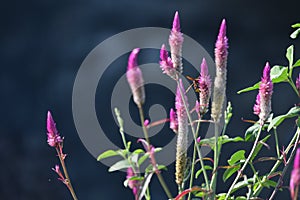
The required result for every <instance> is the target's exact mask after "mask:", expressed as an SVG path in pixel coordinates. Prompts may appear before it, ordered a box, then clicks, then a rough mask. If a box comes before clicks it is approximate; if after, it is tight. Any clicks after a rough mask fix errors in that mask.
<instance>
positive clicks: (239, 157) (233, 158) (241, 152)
mask: <svg viewBox="0 0 300 200" xmlns="http://www.w3.org/2000/svg"><path fill="white" fill-rule="evenodd" d="M245 152H246V151H245V150H239V151H237V152H235V153H234V154H232V155H231V157H230V159H229V160H228V161H227V162H228V164H229V165H230V166H233V165H234V164H235V163H237V162H239V161H240V160H245Z"/></svg>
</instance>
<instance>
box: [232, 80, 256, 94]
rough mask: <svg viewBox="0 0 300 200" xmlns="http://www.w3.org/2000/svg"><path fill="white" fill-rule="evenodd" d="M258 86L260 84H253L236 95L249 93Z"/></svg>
mask: <svg viewBox="0 0 300 200" xmlns="http://www.w3.org/2000/svg"><path fill="white" fill-rule="evenodd" d="M259 85H260V82H258V83H255V84H254V85H253V86H251V87H247V88H245V89H242V90H240V91H238V92H237V93H238V94H241V93H243V92H249V91H252V90H256V89H258V88H259Z"/></svg>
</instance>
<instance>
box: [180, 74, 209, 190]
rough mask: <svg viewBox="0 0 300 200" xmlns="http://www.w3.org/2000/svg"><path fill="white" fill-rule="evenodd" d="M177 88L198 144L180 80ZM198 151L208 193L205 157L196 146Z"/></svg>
mask: <svg viewBox="0 0 300 200" xmlns="http://www.w3.org/2000/svg"><path fill="white" fill-rule="evenodd" d="M177 86H178V88H179V92H180V96H181V98H182V101H183V104H184V108H185V110H186V113H187V116H188V120H189V122H190V124H191V129H192V133H193V137H194V142H195V143H197V137H196V131H195V128H194V126H193V120H192V117H191V115H190V111H189V109H188V107H187V102H186V101H185V98H184V93H183V91H182V88H181V87H180V83H179V80H178V79H177ZM196 149H197V153H198V157H199V160H200V164H201V168H202V169H203V176H204V180H205V185H206V189H207V191H209V182H208V177H207V173H206V169H205V166H204V162H203V156H202V154H201V151H200V149H199V146H198V145H196Z"/></svg>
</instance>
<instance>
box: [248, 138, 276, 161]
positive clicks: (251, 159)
mask: <svg viewBox="0 0 300 200" xmlns="http://www.w3.org/2000/svg"><path fill="white" fill-rule="evenodd" d="M270 136H271V135H270V134H269V135H267V136H266V137H265V138H264V139H262V140H261V142H263V143H266V141H267V140H268V139H269V137H270ZM261 142H259V143H258V144H257V146H256V147H255V149H254V152H253V154H252V156H251V158H250V162H252V161H253V159H254V158H255V157H256V156H257V154H258V153H259V152H260V150H261V148H262V147H263V144H262V143H261Z"/></svg>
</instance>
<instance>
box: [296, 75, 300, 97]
mask: <svg viewBox="0 0 300 200" xmlns="http://www.w3.org/2000/svg"><path fill="white" fill-rule="evenodd" d="M296 88H297V90H298V96H300V73H299V75H298V78H297V79H296Z"/></svg>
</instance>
